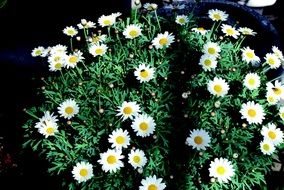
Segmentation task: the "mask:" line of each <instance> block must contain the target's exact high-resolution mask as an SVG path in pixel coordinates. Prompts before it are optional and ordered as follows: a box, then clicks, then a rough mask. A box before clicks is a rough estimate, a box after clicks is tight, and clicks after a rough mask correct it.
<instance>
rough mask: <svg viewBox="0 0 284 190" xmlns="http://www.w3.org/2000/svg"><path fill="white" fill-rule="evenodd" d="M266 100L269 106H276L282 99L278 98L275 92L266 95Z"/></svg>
mask: <svg viewBox="0 0 284 190" xmlns="http://www.w3.org/2000/svg"><path fill="white" fill-rule="evenodd" d="M266 100H267V102H268V104H269V105H276V104H277V102H278V101H279V100H280V97H278V96H276V95H275V94H274V93H273V92H267V93H266Z"/></svg>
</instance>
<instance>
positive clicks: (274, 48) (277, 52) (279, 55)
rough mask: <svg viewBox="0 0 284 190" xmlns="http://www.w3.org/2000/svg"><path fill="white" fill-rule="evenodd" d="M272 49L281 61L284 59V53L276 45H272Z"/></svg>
mask: <svg viewBox="0 0 284 190" xmlns="http://www.w3.org/2000/svg"><path fill="white" fill-rule="evenodd" d="M272 51H273V53H274V55H276V56H277V57H278V58H279V59H280V60H281V61H284V57H283V53H282V51H280V50H279V49H278V47H276V46H272Z"/></svg>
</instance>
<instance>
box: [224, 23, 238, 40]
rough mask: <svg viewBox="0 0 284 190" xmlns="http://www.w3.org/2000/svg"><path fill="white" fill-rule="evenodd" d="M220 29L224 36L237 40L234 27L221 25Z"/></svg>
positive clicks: (236, 31)
mask: <svg viewBox="0 0 284 190" xmlns="http://www.w3.org/2000/svg"><path fill="white" fill-rule="evenodd" d="M221 29H222V32H223V33H224V34H225V36H231V37H233V38H235V39H237V38H238V36H239V35H240V33H239V31H238V30H236V29H235V28H234V27H232V26H230V25H227V24H222V26H221Z"/></svg>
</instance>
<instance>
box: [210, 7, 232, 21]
mask: <svg viewBox="0 0 284 190" xmlns="http://www.w3.org/2000/svg"><path fill="white" fill-rule="evenodd" d="M208 15H209V18H211V19H212V20H213V21H226V20H227V19H228V16H229V15H228V14H227V13H226V12H225V11H220V10H218V9H211V10H209V11H208Z"/></svg>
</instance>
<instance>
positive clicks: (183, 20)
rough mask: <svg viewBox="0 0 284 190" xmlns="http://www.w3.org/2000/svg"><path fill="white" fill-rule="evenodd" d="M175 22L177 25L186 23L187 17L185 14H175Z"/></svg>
mask: <svg viewBox="0 0 284 190" xmlns="http://www.w3.org/2000/svg"><path fill="white" fill-rule="evenodd" d="M175 21H176V23H178V24H179V25H185V24H186V23H188V18H187V16H186V15H177V17H176V20H175Z"/></svg>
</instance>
